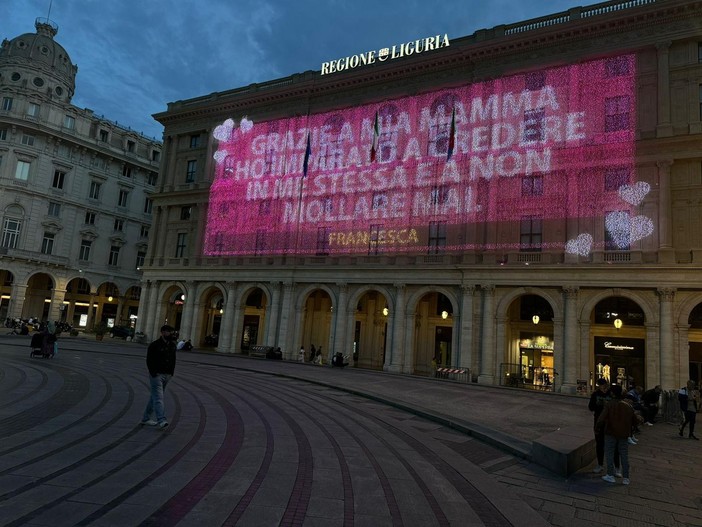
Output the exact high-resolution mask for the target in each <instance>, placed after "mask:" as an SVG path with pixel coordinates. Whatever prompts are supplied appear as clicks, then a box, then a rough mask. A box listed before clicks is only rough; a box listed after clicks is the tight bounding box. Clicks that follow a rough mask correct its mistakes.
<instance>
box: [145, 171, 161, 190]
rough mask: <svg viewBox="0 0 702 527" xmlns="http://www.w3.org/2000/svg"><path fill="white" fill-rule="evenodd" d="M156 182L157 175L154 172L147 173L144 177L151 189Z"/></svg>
mask: <svg viewBox="0 0 702 527" xmlns="http://www.w3.org/2000/svg"><path fill="white" fill-rule="evenodd" d="M156 181H158V174H157V173H156V172H149V175H148V176H146V184H147V185H151V186H152V187H153V186H155V185H156Z"/></svg>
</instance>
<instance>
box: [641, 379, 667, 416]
mask: <svg viewBox="0 0 702 527" xmlns="http://www.w3.org/2000/svg"><path fill="white" fill-rule="evenodd" d="M662 391H663V389H662V388H661V385H660V384H658V385H656V386H654V387H653V388H651V389H650V390H646V391H645V392H644V394H643V396H641V403H642V404H643V407H644V410H645V413H644V420H645V422H646V424H647V425H648V426H653V423H654V422H655V420H656V415H657V414H658V400H659V399H660V397H661V392H662Z"/></svg>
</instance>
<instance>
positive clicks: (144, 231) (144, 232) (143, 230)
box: [139, 225, 149, 238]
mask: <svg viewBox="0 0 702 527" xmlns="http://www.w3.org/2000/svg"><path fill="white" fill-rule="evenodd" d="M139 236H140V237H141V238H148V237H149V228H148V227H147V226H146V225H142V226H141V231H140V232H139Z"/></svg>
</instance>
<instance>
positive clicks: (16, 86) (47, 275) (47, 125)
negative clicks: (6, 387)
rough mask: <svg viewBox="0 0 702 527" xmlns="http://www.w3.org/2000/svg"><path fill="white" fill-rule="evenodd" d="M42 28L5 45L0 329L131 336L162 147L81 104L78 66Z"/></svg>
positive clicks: (44, 24) (1, 54)
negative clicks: (101, 329) (27, 322)
mask: <svg viewBox="0 0 702 527" xmlns="http://www.w3.org/2000/svg"><path fill="white" fill-rule="evenodd" d="M35 28H36V33H24V34H22V35H19V36H17V37H15V38H12V39H10V40H8V39H4V40H3V41H2V46H1V47H0V227H1V229H2V231H1V232H0V295H1V297H0V298H1V300H0V320H3V321H4V320H7V319H17V318H29V317H34V318H38V319H41V320H54V321H58V320H60V321H65V322H67V323H69V324H71V325H73V326H74V327H79V328H80V327H82V328H91V327H92V326H93V325H94V324H96V323H97V322H99V321H104V322H106V323H107V324H108V326H109V325H112V324H114V325H132V326H133V324H134V320H135V319H136V316H137V312H138V305H139V298H140V291H141V289H140V287H139V284H140V270H139V267H140V266H141V263H142V262H143V259H144V257H145V254H146V248H147V238H148V234H149V228H150V225H151V198H150V195H151V193H152V191H153V188H154V185H155V184H156V180H157V174H158V164H159V158H160V154H161V143H160V142H159V141H157V140H155V139H152V138H148V137H145V136H143V135H142V134H139V133H138V132H135V131H133V130H129V129H126V128H124V127H122V126H119V125H117V124H116V123H114V122H111V121H110V120H108V119H105V118H103V117H99V116H96V115H95V114H94V113H93V111H92V110H90V109H87V108H86V109H81V108H78V107H76V106H74V105H73V104H72V103H71V100H72V98H73V95H74V93H75V88H76V75H77V72H78V66H77V65H76V64H74V63H73V61H72V60H71V57H70V56H69V54H68V53H67V52H66V50H65V49H64V48H63V46H61V45H60V44H59V43H58V42H57V41H56V40H55V37H56V35H57V33H58V26H57V25H56V24H54V23H53V22H52V21H51V20H49V19H46V18H38V19H36V22H35ZM8 322H9V321H8Z"/></svg>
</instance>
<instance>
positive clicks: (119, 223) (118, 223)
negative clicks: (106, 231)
mask: <svg viewBox="0 0 702 527" xmlns="http://www.w3.org/2000/svg"><path fill="white" fill-rule="evenodd" d="M114 230H115V231H118V232H122V231H123V230H124V220H123V219H121V218H115V222H114Z"/></svg>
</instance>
